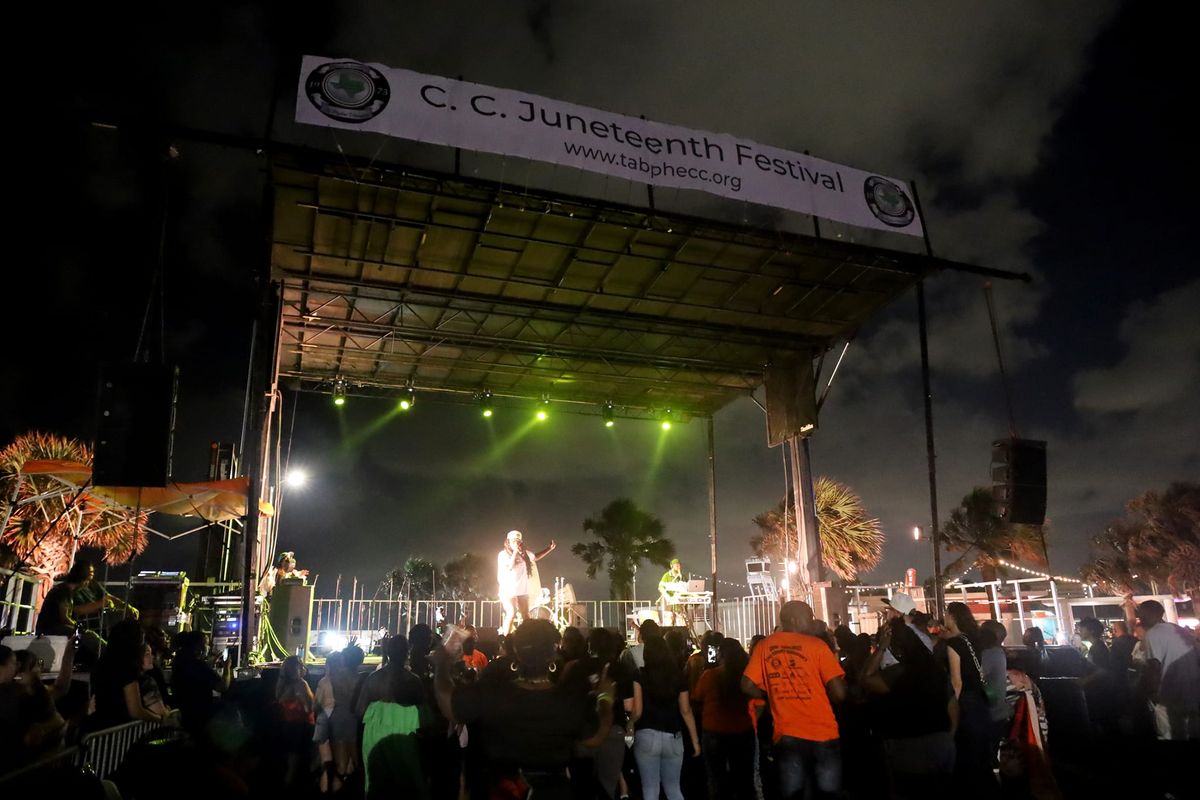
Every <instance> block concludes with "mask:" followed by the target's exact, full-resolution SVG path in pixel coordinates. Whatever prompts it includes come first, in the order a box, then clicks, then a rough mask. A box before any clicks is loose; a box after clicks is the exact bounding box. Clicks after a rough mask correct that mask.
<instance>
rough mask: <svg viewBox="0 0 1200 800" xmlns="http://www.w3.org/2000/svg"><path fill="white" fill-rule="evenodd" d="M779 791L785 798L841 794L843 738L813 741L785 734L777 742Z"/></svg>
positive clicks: (794, 799)
mask: <svg viewBox="0 0 1200 800" xmlns="http://www.w3.org/2000/svg"><path fill="white" fill-rule="evenodd" d="M775 764H776V766H777V767H778V769H779V793H780V795H781V796H782V797H783V800H812V799H813V798H819V797H838V796H839V795H840V794H841V791H842V747H841V741H840V740H839V739H830V740H829V741H827V742H813V741H809V740H808V739H796V738H794V737H792V736H784V737H782V738H780V740H779V741H777V742H776V743H775Z"/></svg>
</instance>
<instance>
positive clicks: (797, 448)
mask: <svg viewBox="0 0 1200 800" xmlns="http://www.w3.org/2000/svg"><path fill="white" fill-rule="evenodd" d="M789 445H790V446H789V452H790V455H791V459H792V498H793V504H794V506H795V509H796V539H797V540H798V541H797V544H798V548H797V553H796V561H797V572H796V577H797V578H798V579H799V580H800V583H801V585H802V586H803V587H804V595H805V602H807V603H808V604H809V605H810V606H811V605H812V604H813V599H814V594H815V592H816V587H815V586H814V584H815V583H817V582H818V581H820V580H821V579H822V578H823V577H824V576H823V574H822V566H821V539H820V536H819V534H818V531H817V513H816V507H815V502H814V496H815V493H814V491H813V475H812V466H811V464H810V461H809V453H808V440H807V439H805V438H804V437H802V436H794V437H792V439H791V440H790V442H789ZM788 585H789V586H791V579H790V578H789V579H788Z"/></svg>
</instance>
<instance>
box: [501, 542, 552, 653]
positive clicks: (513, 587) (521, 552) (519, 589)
mask: <svg viewBox="0 0 1200 800" xmlns="http://www.w3.org/2000/svg"><path fill="white" fill-rule="evenodd" d="M554 548H555V543H554V540H553V539H551V540H550V545H549V546H548V547H547V548H546V549H545V550H542V551H540V552H537V553H530V552H529V551H527V550H526V549H525V542H524V537H523V536H522V534H521V532H520V531H509V532H508V535H507V536H506V537H505V538H504V549H503V550H501V551H500V552H499V554H497V556H496V578H497V581H498V582H499V584H500V603H501V605H502V606H503V607H504V621H503V622H502V623H501V625H500V634H501V635H502V636H507V635H508V634H510V633H512V632H513V631H514V630H515V629H516V625H517V615H518V614H519V615H520V617H521V621H522V622H524V621H525V620H526V619H528V618H529V595H530V593H531V592H534V593H538V594H540V593H541V591H542V589H541V584H540V582H539V581H538V573H537V562H538V561H540V560H541V559H543V558H545V557H546V556H547V555H549V554H550V553H551V552H552V551H553V550H554Z"/></svg>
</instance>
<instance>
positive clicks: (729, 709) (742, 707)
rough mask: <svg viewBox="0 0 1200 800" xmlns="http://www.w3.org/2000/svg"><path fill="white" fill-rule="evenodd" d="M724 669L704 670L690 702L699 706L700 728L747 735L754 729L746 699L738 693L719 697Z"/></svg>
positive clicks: (715, 731)
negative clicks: (727, 696) (747, 711)
mask: <svg viewBox="0 0 1200 800" xmlns="http://www.w3.org/2000/svg"><path fill="white" fill-rule="evenodd" d="M724 673H725V667H717V668H716V669H710V670H706V671H705V672H704V674H703V675H701V676H700V680H699V682H698V683H697V684H696V691H694V692H692V701H693V702H696V703H700V704H701V711H700V727H701V728H703V729H704V730H706V731H712V732H713V733H747V732H748V731H751V730H753V729H754V724H753V720H752V719H751V717H750V715H749V714H747V713H746V698H745V696H744V695H743V694H742V693H741V692H738V693H737V694H736V695H735V696H734V697H732V698H729V699H726V698H724V697H722V696H721V683H720V681H721V678H722V677H723V676H724Z"/></svg>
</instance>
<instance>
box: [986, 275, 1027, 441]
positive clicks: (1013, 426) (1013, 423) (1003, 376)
mask: <svg viewBox="0 0 1200 800" xmlns="http://www.w3.org/2000/svg"><path fill="white" fill-rule="evenodd" d="M983 296H984V298H985V299H986V300H987V310H988V319H989V320H990V321H991V324H992V341H993V342H994V343H995V345H996V361H997V362H998V363H999V364H1000V382H1001V384H1002V385H1003V386H1004V402H1005V404H1006V405H1007V406H1008V435H1009V436H1011V437H1012V438H1014V439H1017V438H1020V437H1019V436H1018V435H1017V419H1016V416H1015V415H1014V414H1013V402H1012V391H1011V389H1010V388H1009V385H1008V373H1007V372H1005V370H1004V353H1003V352H1001V350H1000V331H999V329H998V328H997V326H996V305H995V303H993V302H992V282H991V281H985V282H984V284H983Z"/></svg>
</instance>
